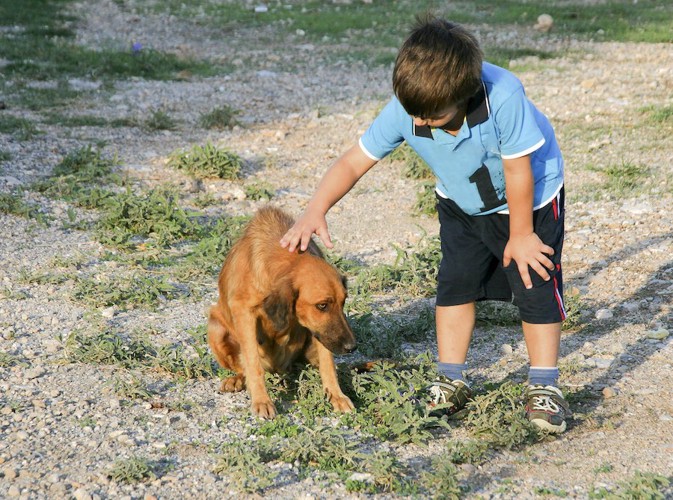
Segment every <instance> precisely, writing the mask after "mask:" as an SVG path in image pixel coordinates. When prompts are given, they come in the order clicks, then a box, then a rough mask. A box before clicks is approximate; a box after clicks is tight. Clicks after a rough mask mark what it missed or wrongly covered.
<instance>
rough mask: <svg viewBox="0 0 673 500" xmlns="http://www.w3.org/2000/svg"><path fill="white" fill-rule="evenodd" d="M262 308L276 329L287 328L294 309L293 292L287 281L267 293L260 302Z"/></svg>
mask: <svg viewBox="0 0 673 500" xmlns="http://www.w3.org/2000/svg"><path fill="white" fill-rule="evenodd" d="M262 308H263V309H264V312H265V313H266V315H267V316H268V317H269V319H270V320H271V322H272V323H273V327H274V328H275V329H276V330H278V331H280V330H284V329H285V328H287V327H288V326H289V325H290V315H291V314H292V313H293V310H294V292H293V291H292V287H291V286H290V284H289V282H288V283H285V284H283V285H282V286H281V287H279V288H278V289H276V290H274V291H273V292H272V293H271V294H269V295H267V296H266V297H265V298H264V301H263V302H262Z"/></svg>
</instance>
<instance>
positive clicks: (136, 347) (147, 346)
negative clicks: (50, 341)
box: [65, 330, 154, 368]
mask: <svg viewBox="0 0 673 500" xmlns="http://www.w3.org/2000/svg"><path fill="white" fill-rule="evenodd" d="M153 353H154V348H153V346H152V343H151V342H150V341H149V339H148V338H146V337H144V336H138V337H136V338H128V337H123V336H122V335H120V334H118V333H115V332H113V331H111V330H104V331H98V332H97V333H95V334H94V335H86V334H85V333H84V332H82V331H79V330H73V331H72V332H71V333H70V334H69V335H68V337H67V338H66V339H65V354H66V358H67V359H68V360H69V361H70V362H73V363H90V364H99V365H121V366H123V367H125V368H132V367H136V366H139V365H141V364H148V363H149V360H151V359H152V357H153Z"/></svg>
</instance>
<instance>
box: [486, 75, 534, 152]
mask: <svg viewBox="0 0 673 500" xmlns="http://www.w3.org/2000/svg"><path fill="white" fill-rule="evenodd" d="M494 112H495V123H496V127H497V129H498V133H499V136H500V153H501V156H502V158H503V159H511V158H520V157H522V156H525V155H528V154H531V153H532V152H533V151H536V150H537V149H539V148H540V147H542V145H543V144H544V143H545V138H544V135H543V134H542V131H541V130H540V127H538V124H537V120H536V118H535V109H534V107H533V105H532V104H531V102H530V101H529V100H528V98H527V97H526V95H525V94H524V91H523V87H521V88H519V89H517V90H516V91H515V92H514V93H513V94H512V95H511V96H509V98H507V99H506V100H505V101H504V102H503V103H502V105H501V106H500V107H499V108H498V109H497V110H495V111H494Z"/></svg>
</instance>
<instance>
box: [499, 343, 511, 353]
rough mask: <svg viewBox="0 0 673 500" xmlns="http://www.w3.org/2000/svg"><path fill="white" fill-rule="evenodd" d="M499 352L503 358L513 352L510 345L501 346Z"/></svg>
mask: <svg viewBox="0 0 673 500" xmlns="http://www.w3.org/2000/svg"><path fill="white" fill-rule="evenodd" d="M500 352H501V353H502V354H504V355H505V356H509V355H510V354H512V353H513V352H514V349H513V348H512V345H511V344H502V345H501V346H500Z"/></svg>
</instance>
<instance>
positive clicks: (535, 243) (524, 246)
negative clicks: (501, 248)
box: [502, 233, 554, 288]
mask: <svg viewBox="0 0 673 500" xmlns="http://www.w3.org/2000/svg"><path fill="white" fill-rule="evenodd" d="M551 255H554V249H553V248H552V247H550V246H548V245H545V244H544V243H543V242H542V240H541V239H540V238H539V236H538V235H537V234H535V233H530V234H527V235H522V236H510V238H509V241H508V242H507V245H506V246H505V252H504V254H503V259H502V264H503V265H504V266H505V267H507V266H508V265H509V264H510V263H511V262H512V261H514V262H516V265H517V267H518V268H519V274H520V275H521V279H522V280H523V284H524V286H525V287H526V288H533V282H532V280H531V278H530V273H529V272H528V266H530V267H531V268H532V269H533V270H534V271H535V272H536V273H537V274H539V275H540V277H541V278H542V279H543V280H545V281H549V279H550V276H549V273H548V272H547V270H548V269H549V270H550V271H552V270H553V269H554V263H553V262H552V261H551V259H550V258H549V257H548V256H551Z"/></svg>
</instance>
